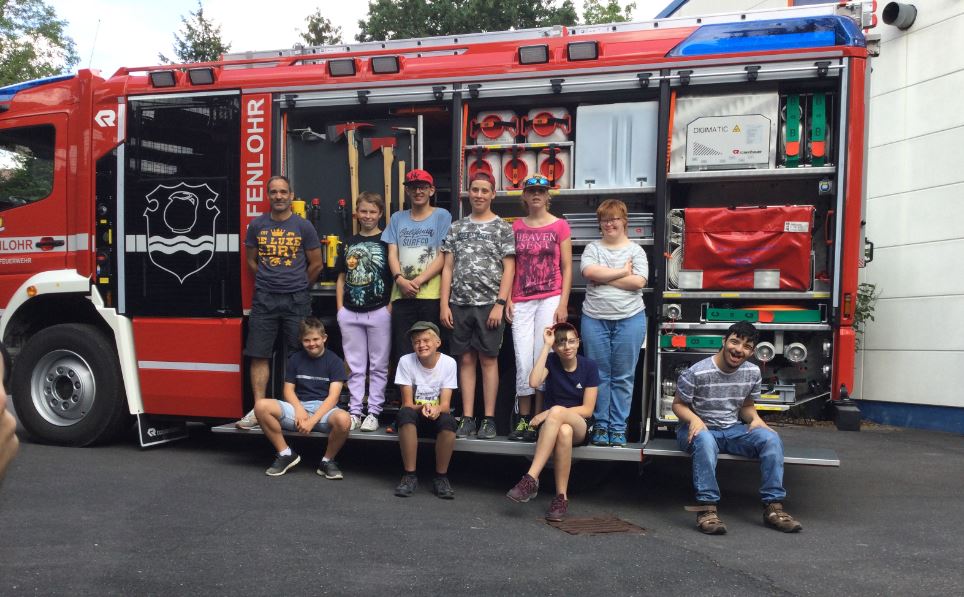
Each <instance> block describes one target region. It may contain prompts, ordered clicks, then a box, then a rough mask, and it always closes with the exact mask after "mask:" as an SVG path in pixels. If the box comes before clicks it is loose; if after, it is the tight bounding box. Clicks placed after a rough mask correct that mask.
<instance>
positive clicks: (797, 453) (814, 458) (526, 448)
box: [211, 423, 840, 467]
mask: <svg viewBox="0 0 964 597" xmlns="http://www.w3.org/2000/svg"><path fill="white" fill-rule="evenodd" d="M211 431H213V432H214V433H227V434H234V435H250V436H252V437H254V436H259V435H264V433H263V432H262V431H261V428H260V427H259V428H255V429H252V430H245V429H238V428H237V427H235V426H234V423H228V424H226V425H220V426H218V427H212V428H211ZM284 434H285V436H287V437H314V438H324V437H327V435H328V434H326V433H320V432H317V431H313V432H311V433H308V434H304V433H297V432H294V431H285V432H284ZM358 440H362V441H382V442H398V434H395V433H386V432H385V428H384V427H380V428H379V429H378V431H355V432H353V433H352V434H351V438H350V440H349V441H358ZM418 441H419V443H422V444H432V443H435V440H434V439H432V438H429V437H420V438H418ZM535 447H536V445H535V444H534V443H528V442H515V441H509V440H508V439H507V438H506V436H504V435H499V436H496V437H495V438H494V439H476V438H460V439H457V440H455V451H456V452H477V453H481V454H500V455H510V456H530V457H531V456H532V454H533V453H534V452H535ZM649 456H675V457H682V458H689V454H687V453H686V452H683V451H682V450H680V449H679V447H678V446H677V445H676V440H675V439H669V438H657V439H651V440H649V442H648V443H646V445H645V446H644V445H643V444H642V443H638V442H633V443H628V444H626V446H625V447H623V448H614V447H609V446H580V447H577V448H573V449H572V458H573V460H608V461H617V462H640V461H642V460H643V459H644V458H646V457H649ZM720 460H743V461H750V460H753V459H752V458H744V457H742V456H734V455H733V454H720ZM783 462H784V463H786V464H804V465H810V466H832V467H836V466H840V459H839V458H838V457H837V453H836V452H834V451H833V450H831V449H828V448H812V447H795V446H784V448H783Z"/></svg>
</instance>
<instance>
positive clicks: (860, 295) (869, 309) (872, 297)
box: [854, 282, 880, 350]
mask: <svg viewBox="0 0 964 597" xmlns="http://www.w3.org/2000/svg"><path fill="white" fill-rule="evenodd" d="M879 297H880V291H878V290H877V285H876V284H870V283H867V282H862V283H860V284H858V285H857V304H856V305H855V306H854V332H855V333H856V335H857V350H860V341H861V339H862V338H863V336H864V331H865V330H866V326H867V322H868V321H874V310H875V309H876V308H877V299H878V298H879Z"/></svg>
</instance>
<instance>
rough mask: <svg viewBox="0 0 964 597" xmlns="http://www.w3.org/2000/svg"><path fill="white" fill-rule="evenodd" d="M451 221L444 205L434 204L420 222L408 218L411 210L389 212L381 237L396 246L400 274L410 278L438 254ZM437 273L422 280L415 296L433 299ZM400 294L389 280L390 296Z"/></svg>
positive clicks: (396, 297)
mask: <svg viewBox="0 0 964 597" xmlns="http://www.w3.org/2000/svg"><path fill="white" fill-rule="evenodd" d="M451 225H452V214H450V213H449V212H448V211H446V210H444V209H439V208H435V210H434V211H433V212H432V214H431V215H429V217H427V218H425V219H424V220H422V221H420V222H416V221H415V220H413V219H412V212H411V210H408V209H407V210H405V211H399V212H396V213H394V214H392V221H391V222H389V223H388V227H386V228H385V231H384V232H382V240H383V241H385V242H386V243H388V244H390V245H395V246H396V247H398V262H399V264H400V265H401V266H402V275H404V276H405V277H406V278H408V279H409V280H411V279H412V278H414V277H415V276H417V275H419V274H420V273H422V272H423V271H425V268H426V267H428V264H430V263H432V261H433V260H434V259H435V256H436V255H438V249H439V247H440V246H441V245H442V241H443V240H445V235H446V234H447V233H448V231H449V226H451ZM439 286H440V276H435V277H434V278H432V279H431V280H429V281H428V282H426V283H425V284H422V286H421V288H419V290H418V294H417V295H416V296H415V298H420V299H437V298H438V297H439ZM400 298H402V294H401V292H399V290H398V286H396V285H395V284H394V283H393V284H392V300H393V301H394V300H397V299H400Z"/></svg>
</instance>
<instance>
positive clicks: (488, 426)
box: [476, 417, 496, 439]
mask: <svg viewBox="0 0 964 597" xmlns="http://www.w3.org/2000/svg"><path fill="white" fill-rule="evenodd" d="M495 433H496V432H495V417H486V418H484V419H482V424H481V425H480V426H479V432H478V433H477V434H476V437H478V438H479V439H492V438H493V437H495Z"/></svg>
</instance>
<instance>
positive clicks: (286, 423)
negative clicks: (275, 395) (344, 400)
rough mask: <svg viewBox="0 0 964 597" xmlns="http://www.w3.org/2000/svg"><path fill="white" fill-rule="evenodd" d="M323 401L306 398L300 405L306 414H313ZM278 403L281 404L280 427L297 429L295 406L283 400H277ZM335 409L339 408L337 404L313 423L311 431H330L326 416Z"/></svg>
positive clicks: (289, 429) (288, 429) (291, 429)
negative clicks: (313, 426)
mask: <svg viewBox="0 0 964 597" xmlns="http://www.w3.org/2000/svg"><path fill="white" fill-rule="evenodd" d="M323 403H324V402H323V401H322V400H308V401H307V402H302V403H301V406H302V407H304V409H305V410H306V411H308V416H309V417H310V416H312V415H314V414H315V411H317V410H318V409H319V408H321V405H322V404H323ZM278 404H280V405H281V428H282V429H285V430H287V431H298V427H297V426H296V425H295V407H293V406H291V404H290V403H288V402H287V401H285V400H278ZM336 410H340V409H339V408H338V407H337V406H336V407H335V408H333V409H331V410H329V411H328V412H326V413H325V414H324V416H323V417H321V420H320V421H318V423H317V424H315V428H314V429H312V431H320V432H322V433H331V425H329V424H328V417H330V416H331V413H333V412H335V411H336Z"/></svg>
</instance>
